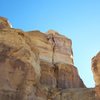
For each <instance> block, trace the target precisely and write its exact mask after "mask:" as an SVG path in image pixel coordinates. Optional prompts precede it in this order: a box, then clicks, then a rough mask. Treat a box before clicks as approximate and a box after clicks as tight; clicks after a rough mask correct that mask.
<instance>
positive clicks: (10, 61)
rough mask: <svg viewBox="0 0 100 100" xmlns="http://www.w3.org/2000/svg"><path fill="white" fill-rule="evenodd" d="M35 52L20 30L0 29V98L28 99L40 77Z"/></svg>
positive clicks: (4, 99) (2, 99) (1, 99)
mask: <svg viewBox="0 0 100 100" xmlns="http://www.w3.org/2000/svg"><path fill="white" fill-rule="evenodd" d="M37 54H38V53H37V51H36V49H35V48H32V49H31V47H30V46H29V44H28V40H27V39H25V34H24V33H22V32H21V31H19V30H14V29H3V30H0V92H1V94H0V100H15V99H16V100H30V99H29V98H30V96H29V94H32V93H33V88H34V85H36V84H37V82H38V81H39V77H40V65H39V59H38V55H37ZM4 91H5V93H4V94H2V92H4ZM6 91H7V92H8V91H9V94H6ZM14 93H15V94H14ZM7 95H8V97H7ZM14 95H15V96H14ZM8 98H9V99H8ZM11 98H13V99H11Z"/></svg>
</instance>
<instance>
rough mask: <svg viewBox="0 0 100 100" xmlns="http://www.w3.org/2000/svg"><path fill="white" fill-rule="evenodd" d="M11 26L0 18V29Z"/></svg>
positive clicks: (4, 19)
mask: <svg viewBox="0 0 100 100" xmlns="http://www.w3.org/2000/svg"><path fill="white" fill-rule="evenodd" d="M11 27H12V26H11V24H10V23H9V22H8V20H7V19H6V18H4V17H0V29H3V28H11Z"/></svg>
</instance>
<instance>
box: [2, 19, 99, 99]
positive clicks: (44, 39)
mask: <svg viewBox="0 0 100 100" xmlns="http://www.w3.org/2000/svg"><path fill="white" fill-rule="evenodd" d="M0 21H1V23H0V100H97V99H96V98H95V97H96V95H97V94H95V90H94V89H88V88H86V87H85V85H84V83H83V81H82V80H81V78H80V76H79V74H78V70H77V68H76V67H75V66H74V59H73V51H72V41H71V40H70V39H69V38H67V37H65V36H63V35H60V34H59V33H58V32H56V31H53V30H49V31H48V32H46V33H42V32H40V31H29V32H23V31H22V30H18V29H14V28H13V29H12V28H11V26H10V24H8V23H7V20H6V19H5V18H2V17H0ZM94 65H95V64H93V66H94ZM98 66H99V65H98ZM93 71H94V70H93ZM98 75H99V70H98V73H96V76H98ZM97 79H98V80H99V76H98V78H97ZM97 79H95V80H97ZM96 85H97V86H99V81H96ZM97 93H99V92H97ZM98 100H99V99H98Z"/></svg>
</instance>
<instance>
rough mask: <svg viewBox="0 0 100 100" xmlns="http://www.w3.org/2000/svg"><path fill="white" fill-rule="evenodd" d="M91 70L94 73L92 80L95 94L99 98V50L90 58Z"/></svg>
mask: <svg viewBox="0 0 100 100" xmlns="http://www.w3.org/2000/svg"><path fill="white" fill-rule="evenodd" d="M92 71H93V75H94V80H95V85H96V87H95V91H96V96H97V97H98V98H99V100H100V52H99V53H98V54H97V55H96V56H95V57H93V58H92Z"/></svg>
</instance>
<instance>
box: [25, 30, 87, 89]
mask: <svg viewBox="0 0 100 100" xmlns="http://www.w3.org/2000/svg"><path fill="white" fill-rule="evenodd" d="M27 34H28V37H29V38H30V40H31V43H32V44H33V45H34V46H35V48H37V49H38V50H39V59H40V66H41V77H40V83H41V84H42V85H44V86H48V87H51V88H62V89H66V88H79V87H85V86H84V84H83V82H82V80H81V79H80V77H79V75H78V72H77V68H76V67H74V64H73V58H72V56H73V53H72V43H71V40H70V39H68V38H66V37H64V36H62V35H60V34H59V33H57V32H55V31H51V30H50V31H48V32H47V33H46V34H44V33H41V32H39V31H31V32H28V33H27Z"/></svg>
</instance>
